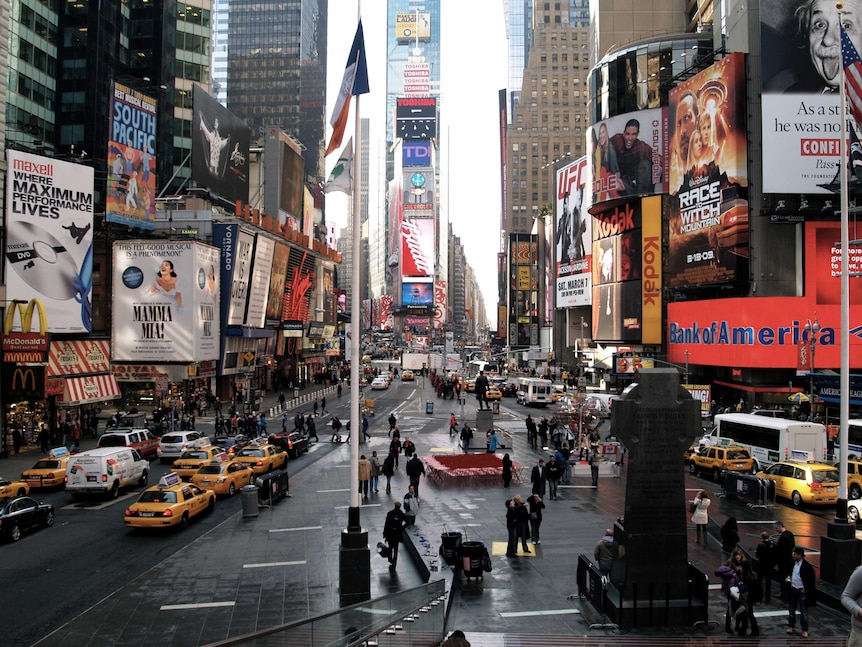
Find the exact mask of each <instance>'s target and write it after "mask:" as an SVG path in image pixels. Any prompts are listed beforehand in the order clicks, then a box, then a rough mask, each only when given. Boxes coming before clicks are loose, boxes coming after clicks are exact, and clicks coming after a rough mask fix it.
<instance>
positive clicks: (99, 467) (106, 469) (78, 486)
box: [66, 447, 150, 499]
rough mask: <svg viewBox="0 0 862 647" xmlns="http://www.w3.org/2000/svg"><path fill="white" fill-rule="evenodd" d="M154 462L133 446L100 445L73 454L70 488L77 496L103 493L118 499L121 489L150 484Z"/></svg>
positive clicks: (69, 465) (68, 470) (68, 469)
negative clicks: (144, 457)
mask: <svg viewBox="0 0 862 647" xmlns="http://www.w3.org/2000/svg"><path fill="white" fill-rule="evenodd" d="M149 475H150V464H149V462H147V461H146V460H144V459H143V458H141V455H140V454H139V453H138V451H137V450H136V449H132V448H131V447H99V448H97V449H92V450H90V451H88V452H81V453H80V454H73V455H72V456H71V457H70V458H69V462H68V463H66V491H67V492H69V493H71V495H72V498H73V499H78V498H80V497H81V496H82V495H84V494H102V495H105V496H107V497H109V498H111V499H116V498H117V497H118V496H119V494H120V488H122V487H126V486H128V485H140V486H146V484H147V480H148V479H149Z"/></svg>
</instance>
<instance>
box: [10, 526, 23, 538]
mask: <svg viewBox="0 0 862 647" xmlns="http://www.w3.org/2000/svg"><path fill="white" fill-rule="evenodd" d="M9 539H11V540H12V541H18V540H19V539H21V526H19V525H18V524H17V523H16V524H12V528H11V529H10V530H9Z"/></svg>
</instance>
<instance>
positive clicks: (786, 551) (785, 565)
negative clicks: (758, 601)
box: [775, 519, 796, 601]
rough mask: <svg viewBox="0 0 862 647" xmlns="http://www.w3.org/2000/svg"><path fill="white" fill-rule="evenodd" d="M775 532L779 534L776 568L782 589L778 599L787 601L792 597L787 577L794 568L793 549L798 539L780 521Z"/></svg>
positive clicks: (777, 522) (776, 523)
mask: <svg viewBox="0 0 862 647" xmlns="http://www.w3.org/2000/svg"><path fill="white" fill-rule="evenodd" d="M775 531H776V532H777V533H778V540H777V541H776V542H775V566H776V567H777V569H778V582H779V585H780V587H781V590H780V593H779V595H778V598H779V599H780V600H785V601H786V600H787V599H788V598H789V597H790V592H789V591H788V589H789V586H788V584H787V577H788V576H789V575H790V569H791V568H792V567H793V547H794V546H795V545H796V537H794V536H793V533H792V532H790V531H789V530H788V529H787V528H786V527H785V526H784V522H783V521H781V520H780V519H779V520H778V521H776V522H775Z"/></svg>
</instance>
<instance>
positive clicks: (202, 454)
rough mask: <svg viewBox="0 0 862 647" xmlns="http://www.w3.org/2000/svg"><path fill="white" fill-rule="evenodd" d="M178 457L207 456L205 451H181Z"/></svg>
mask: <svg viewBox="0 0 862 647" xmlns="http://www.w3.org/2000/svg"><path fill="white" fill-rule="evenodd" d="M180 458H207V453H206V452H183V455H182V456H180Z"/></svg>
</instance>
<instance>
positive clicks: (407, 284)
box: [401, 280, 434, 310]
mask: <svg viewBox="0 0 862 647" xmlns="http://www.w3.org/2000/svg"><path fill="white" fill-rule="evenodd" d="M401 305H402V306H404V307H405V308H407V309H408V310H409V309H413V308H420V309H423V310H424V309H427V308H430V307H431V306H433V305H434V283H432V282H431V281H425V282H419V281H418V280H411V281H404V282H402V283H401Z"/></svg>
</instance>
